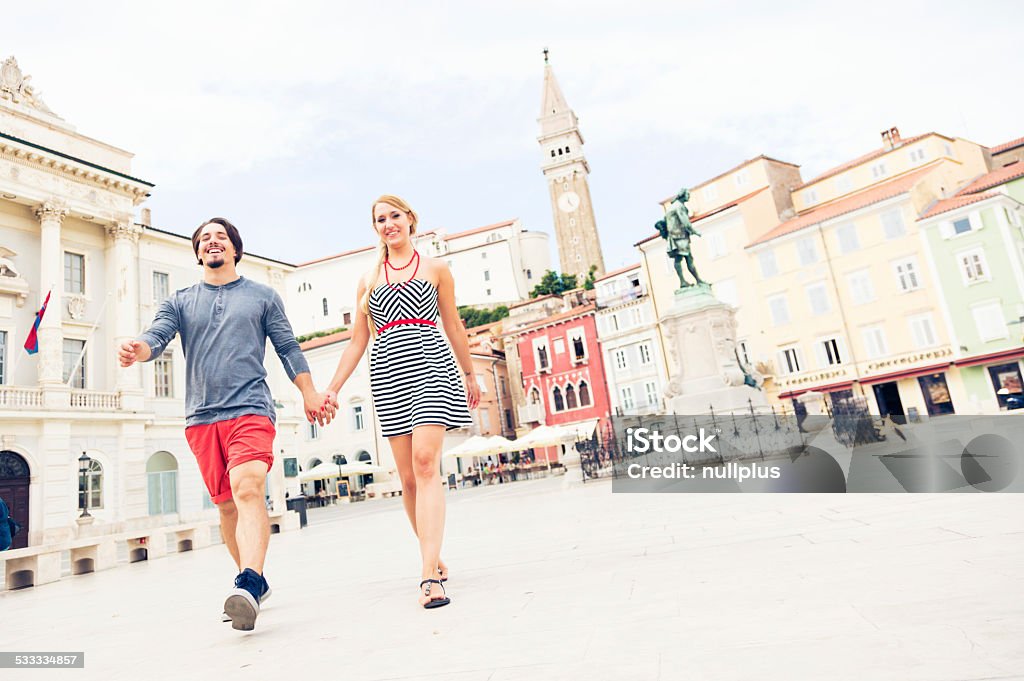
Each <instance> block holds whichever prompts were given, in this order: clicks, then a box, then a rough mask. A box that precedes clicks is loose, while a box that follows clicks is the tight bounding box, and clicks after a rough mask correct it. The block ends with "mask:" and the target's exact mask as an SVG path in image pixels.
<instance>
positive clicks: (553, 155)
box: [551, 149, 555, 158]
mask: <svg viewBox="0 0 1024 681" xmlns="http://www.w3.org/2000/svg"><path fill="white" fill-rule="evenodd" d="M554 157H555V150H554V149H552V150H551V158H554Z"/></svg>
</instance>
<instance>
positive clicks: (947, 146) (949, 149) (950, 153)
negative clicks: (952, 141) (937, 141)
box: [942, 142, 953, 158]
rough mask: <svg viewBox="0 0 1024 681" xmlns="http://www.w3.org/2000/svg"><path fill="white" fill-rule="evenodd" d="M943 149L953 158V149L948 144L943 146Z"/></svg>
mask: <svg viewBox="0 0 1024 681" xmlns="http://www.w3.org/2000/svg"><path fill="white" fill-rule="evenodd" d="M942 149H943V151H945V152H946V156H949V157H950V158H953V147H951V146H949V143H948V142H947V143H945V144H943V145H942Z"/></svg>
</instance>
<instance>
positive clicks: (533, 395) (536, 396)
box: [530, 388, 540, 404]
mask: <svg viewBox="0 0 1024 681" xmlns="http://www.w3.org/2000/svg"><path fill="white" fill-rule="evenodd" d="M530 404H540V391H539V390H537V389H536V388H531V389H530Z"/></svg>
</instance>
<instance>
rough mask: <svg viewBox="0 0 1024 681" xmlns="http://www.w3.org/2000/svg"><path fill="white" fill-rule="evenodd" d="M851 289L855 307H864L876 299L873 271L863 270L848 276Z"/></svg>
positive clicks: (847, 280)
mask: <svg viewBox="0 0 1024 681" xmlns="http://www.w3.org/2000/svg"><path fill="white" fill-rule="evenodd" d="M846 282H847V284H848V285H849V287H850V299H851V300H853V304H854V305H864V304H865V303H870V302H871V301H873V300H874V299H875V285H874V284H873V283H871V270H868V269H863V270H857V271H856V272H850V274H848V275H847V276H846Z"/></svg>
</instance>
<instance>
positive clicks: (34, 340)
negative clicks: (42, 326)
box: [25, 291, 53, 355]
mask: <svg viewBox="0 0 1024 681" xmlns="http://www.w3.org/2000/svg"><path fill="white" fill-rule="evenodd" d="M51 293H53V291H49V292H48V293H47V294H46V300H44V301H43V306H42V307H41V308H39V312H36V321H35V322H33V323H32V330H31V331H29V332H28V338H26V339H25V350H27V351H28V354H30V355H34V354H36V353H37V352H39V336H38V333H39V322H41V321H43V315H44V314H46V306H47V304H49V302H50V294H51Z"/></svg>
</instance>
